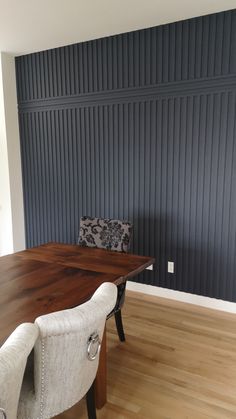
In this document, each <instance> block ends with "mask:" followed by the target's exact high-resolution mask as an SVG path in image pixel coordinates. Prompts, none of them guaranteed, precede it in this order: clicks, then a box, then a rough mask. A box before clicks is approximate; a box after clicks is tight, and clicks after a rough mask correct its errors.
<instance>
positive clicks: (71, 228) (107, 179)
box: [16, 11, 236, 301]
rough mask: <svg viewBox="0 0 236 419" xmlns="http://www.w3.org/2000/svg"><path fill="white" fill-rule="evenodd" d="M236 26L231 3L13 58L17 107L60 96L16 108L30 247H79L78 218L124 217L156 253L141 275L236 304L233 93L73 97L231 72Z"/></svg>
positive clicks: (137, 242)
mask: <svg viewBox="0 0 236 419" xmlns="http://www.w3.org/2000/svg"><path fill="white" fill-rule="evenodd" d="M232 22H235V11H232V12H225V13H221V14H218V15H214V16H208V17H201V18H196V19H193V20H190V21H188V22H185V23H184V22H178V23H175V24H172V25H169V26H168V25H165V26H163V27H159V28H152V29H148V30H144V31H137V32H134V33H132V34H126V35H119V36H116V37H111V38H108V39H102V40H97V41H91V42H90V43H84V44H79V45H75V46H73V47H71V46H70V47H64V48H59V49H57V50H53V51H48V52H46V53H45V52H44V53H37V54H36V55H33V56H31V57H30V58H29V57H18V58H17V60H16V70H17V87H18V98H19V108H20V106H21V103H23V102H24V101H26V100H33V99H34V100H36V99H37V98H45V99H46V98H47V97H51V96H52V95H54V97H55V96H65V105H64V106H63V107H62V108H61V109H54V108H53V107H52V108H51V109H50V111H49V110H46V109H43V107H42V109H41V110H36V111H35V110H34V111H32V112H31V111H28V112H27V113H24V112H22V113H20V114H19V119H20V136H21V148H22V170H23V183H24V202H25V219H26V238H27V246H29V247H30V246H34V245H37V244H40V243H43V242H47V241H51V240H59V241H64V242H72V243H75V242H76V241H77V235H78V228H79V217H80V216H82V215H83V214H87V215H92V216H95V215H97V216H105V217H114V218H127V219H130V220H131V221H132V222H134V226H135V231H134V239H133V250H134V251H135V252H138V253H141V254H150V255H152V256H154V257H155V258H156V261H157V264H156V269H155V272H153V273H152V272H150V271H148V272H146V273H145V274H144V275H142V276H139V277H137V278H135V280H136V281H140V282H144V283H147V284H154V285H159V286H163V287H169V288H173V289H178V290H181V291H188V292H194V293H197V294H202V295H208V296H211V297H216V298H224V299H228V300H232V301H236V285H235V281H234V272H235V259H236V243H235V240H236V239H235V230H236V219H235V212H236V196H235V190H236V173H235V170H236V169H235V167H236V146H235V143H236V133H235V129H236V128H235V91H233V92H223V93H222V91H218V90H217V86H216V87H215V90H214V91H211V92H204V91H203V92H202V91H201V92H199V94H197V93H195V94H194V95H193V94H192V93H190V94H188V95H182V96H181V95H178V96H175V94H174V93H173V95H170V96H169V97H165V96H163V97H158V94H157V97H152V99H150V98H146V99H145V98H141V97H140V98H139V97H138V95H137V98H136V99H135V100H132V101H130V102H129V101H128V102H126V103H124V102H122V100H120V101H117V102H116V103H115V104H112V103H104V102H101V103H99V102H98V103H97V104H93V105H88V104H86V105H84V107H83V106H82V107H80V108H77V109H76V108H73V109H72V108H71V107H70V106H69V104H68V105H67V103H66V98H67V97H70V96H71V95H74V94H78V93H86V92H92V91H102V90H105V89H109V90H113V89H117V88H120V89H122V88H123V87H133V86H135V87H137V89H138V87H140V86H147V85H149V84H156V83H159V84H161V83H163V82H164V81H165V82H169V81H178V82H180V83H181V81H182V80H184V79H191V80H192V81H193V85H194V80H195V79H198V78H199V77H203V76H204V77H215V76H220V75H227V74H230V72H231V73H234V72H236V67H235V58H234V55H233V51H234V49H233V47H232V45H235V39H234V38H235V32H236V31H235V32H233V23H232ZM226 25H227V28H226ZM187 37H188V39H187ZM45 103H46V101H45ZM168 260H173V261H174V262H175V270H176V271H175V274H174V275H171V274H168V273H167V262H168ZM222 278H224V280H222Z"/></svg>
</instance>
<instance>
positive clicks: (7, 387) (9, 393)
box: [0, 323, 38, 419]
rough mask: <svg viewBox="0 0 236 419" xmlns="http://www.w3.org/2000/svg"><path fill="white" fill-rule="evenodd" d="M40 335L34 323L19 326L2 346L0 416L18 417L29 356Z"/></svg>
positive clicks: (10, 418) (0, 355)
mask: <svg viewBox="0 0 236 419" xmlns="http://www.w3.org/2000/svg"><path fill="white" fill-rule="evenodd" d="M37 336H38V327H37V326H36V325H35V324H32V323H23V324H21V325H20V326H18V327H17V328H16V329H15V330H14V332H13V333H12V334H11V335H10V336H9V338H8V339H7V340H6V342H5V343H4V344H3V345H2V347H1V348H0V418H1V419H2V418H4V419H5V418H7V419H16V412H17V407H18V401H19V395H20V389H21V384H22V379H23V375H24V371H25V365H26V361H27V357H28V355H29V353H30V352H31V350H32V348H33V346H34V343H35V341H36V339H37Z"/></svg>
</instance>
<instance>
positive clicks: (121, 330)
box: [115, 310, 125, 342]
mask: <svg viewBox="0 0 236 419" xmlns="http://www.w3.org/2000/svg"><path fill="white" fill-rule="evenodd" d="M115 320H116V328H117V333H118V335H119V339H120V341H121V342H124V341H125V332H124V328H123V323H122V317H121V310H118V311H116V312H115Z"/></svg>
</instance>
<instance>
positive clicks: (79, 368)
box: [17, 283, 117, 419]
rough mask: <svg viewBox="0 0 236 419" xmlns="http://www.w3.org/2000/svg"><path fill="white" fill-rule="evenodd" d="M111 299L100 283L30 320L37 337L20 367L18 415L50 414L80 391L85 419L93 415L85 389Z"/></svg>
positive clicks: (44, 418)
mask: <svg viewBox="0 0 236 419" xmlns="http://www.w3.org/2000/svg"><path fill="white" fill-rule="evenodd" d="M116 298H117V288H116V286H115V285H114V284H112V283H104V284H102V285H101V286H100V287H99V288H98V289H97V291H96V292H95V293H94V295H93V297H92V298H91V299H90V300H89V301H88V302H86V303H84V304H82V305H80V306H78V307H75V308H73V309H69V310H63V311H58V312H55V313H51V314H47V315H44V316H41V317H38V318H37V319H36V321H35V323H36V324H37V325H38V328H39V338H38V340H37V341H36V344H35V348H34V359H33V364H32V365H30V363H29V364H28V365H27V367H26V374H25V377H24V380H23V384H22V392H21V396H20V401H19V410H18V416H17V417H18V419H48V418H52V417H53V416H56V415H58V414H60V413H62V412H64V411H65V410H67V409H69V408H70V407H71V406H73V405H74V404H76V403H77V402H78V401H79V400H81V399H82V398H83V397H84V396H85V395H86V394H88V395H89V396H88V397H87V406H88V414H89V418H91V419H95V418H96V410H95V404H94V400H93V398H92V397H91V394H92V390H91V388H93V387H92V384H93V382H94V379H95V376H96V373H97V368H98V361H99V354H98V352H99V351H98V347H99V342H100V341H101V340H102V335H103V331H104V325H105V321H106V316H107V314H108V313H109V312H110V311H111V310H112V309H113V307H114V305H115V302H116ZM88 401H90V403H88Z"/></svg>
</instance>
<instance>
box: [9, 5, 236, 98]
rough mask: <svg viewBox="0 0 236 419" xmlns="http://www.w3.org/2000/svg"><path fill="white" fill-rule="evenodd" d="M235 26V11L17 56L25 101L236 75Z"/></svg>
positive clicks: (19, 78)
mask: <svg viewBox="0 0 236 419" xmlns="http://www.w3.org/2000/svg"><path fill="white" fill-rule="evenodd" d="M235 22H236V10H232V11H227V12H223V13H218V14H213V15H209V16H203V17H197V18H194V19H190V20H186V21H182V22H177V23H172V24H168V25H163V26H159V27H154V28H151V29H144V30H140V31H136V32H131V33H128V34H123V35H117V36H111V37H108V38H102V39H100V40H95V41H89V42H83V43H80V44H77V45H76V44H75V45H73V46H71V45H70V46H67V47H62V48H57V49H56V50H49V51H45V52H41V53H36V54H32V55H28V56H23V57H17V58H16V68H17V74H18V85H19V86H20V87H19V89H18V97H19V102H24V101H27V100H33V99H39V98H40V97H42V98H49V97H51V96H52V94H53V93H54V95H55V96H60V95H72V94H80V93H87V92H94V91H104V90H114V89H117V88H126V87H133V86H148V85H152V84H158V83H163V82H166V83H167V82H173V81H180V80H188V79H194V78H200V77H213V76H219V75H226V74H228V73H235V72H236V58H235V56H236V53H235V50H236V31H235ZM55 55H56V56H57V59H56V56H55ZM36 58H37V59H38V58H39V61H40V63H39V64H38V69H39V70H40V71H35V61H36ZM36 85H37V86H38V85H40V86H41V94H40V92H39V91H38V92H37V89H36ZM55 85H56V86H58V90H57V89H55ZM33 87H34V88H33Z"/></svg>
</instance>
